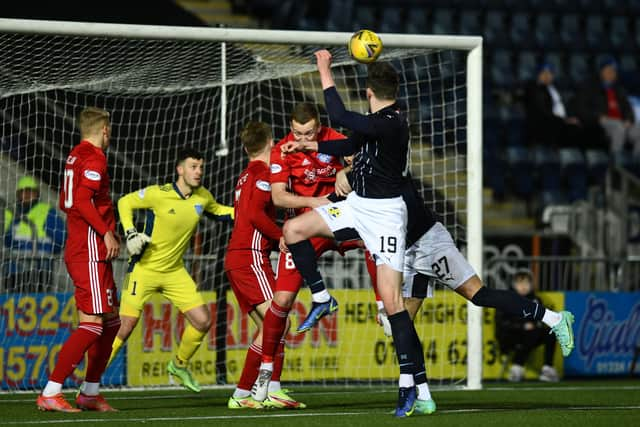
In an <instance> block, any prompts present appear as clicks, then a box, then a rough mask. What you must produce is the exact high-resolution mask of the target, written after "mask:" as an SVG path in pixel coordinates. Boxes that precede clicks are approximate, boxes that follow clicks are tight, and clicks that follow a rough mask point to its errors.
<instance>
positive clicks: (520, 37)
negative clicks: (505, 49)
mask: <svg viewBox="0 0 640 427" xmlns="http://www.w3.org/2000/svg"><path fill="white" fill-rule="evenodd" d="M531 33H532V31H531V16H530V15H529V14H528V13H526V12H518V13H515V14H513V16H512V17H511V30H510V34H511V42H512V43H513V44H514V45H516V46H519V47H521V46H529V45H531V42H532V40H531Z"/></svg>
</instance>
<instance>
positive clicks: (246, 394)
mask: <svg viewBox="0 0 640 427" xmlns="http://www.w3.org/2000/svg"><path fill="white" fill-rule="evenodd" d="M249 396H251V391H250V390H243V389H241V388H236V389H235V391H234V392H233V397H234V398H236V399H242V398H244V397H249Z"/></svg>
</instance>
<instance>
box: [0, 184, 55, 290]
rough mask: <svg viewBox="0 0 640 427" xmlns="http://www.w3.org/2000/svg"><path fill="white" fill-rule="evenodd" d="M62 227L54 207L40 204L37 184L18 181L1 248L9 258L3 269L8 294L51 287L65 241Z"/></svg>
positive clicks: (5, 220) (5, 219)
mask: <svg viewBox="0 0 640 427" xmlns="http://www.w3.org/2000/svg"><path fill="white" fill-rule="evenodd" d="M65 234H66V231H65V224H64V221H63V219H62V218H61V217H60V215H59V214H58V212H57V211H56V209H55V208H54V207H53V206H50V205H48V204H47V203H44V202H41V201H40V190H39V188H38V182H37V181H36V180H35V179H34V178H32V177H30V176H24V177H22V178H20V179H19V180H18V185H17V188H16V207H15V209H14V210H13V211H12V210H10V209H5V212H4V245H5V247H6V248H7V249H8V252H9V254H10V257H9V262H8V263H6V264H5V265H4V266H3V267H4V268H3V269H4V275H5V279H6V280H5V283H6V287H7V289H8V290H10V291H41V290H43V289H44V286H46V285H48V284H50V281H51V270H52V265H53V262H52V260H51V259H50V257H49V256H50V255H53V254H59V253H60V252H61V251H62V248H63V246H64V241H65Z"/></svg>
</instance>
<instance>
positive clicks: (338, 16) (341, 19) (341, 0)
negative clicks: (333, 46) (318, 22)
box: [327, 0, 354, 31]
mask: <svg viewBox="0 0 640 427" xmlns="http://www.w3.org/2000/svg"><path fill="white" fill-rule="evenodd" d="M353 3H354V0H329V15H328V16H327V30H329V31H351V18H352V14H353V9H354V7H353Z"/></svg>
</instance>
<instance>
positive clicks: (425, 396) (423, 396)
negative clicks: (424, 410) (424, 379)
mask: <svg viewBox="0 0 640 427" xmlns="http://www.w3.org/2000/svg"><path fill="white" fill-rule="evenodd" d="M416 387H417V388H418V399H420V400H430V399H431V392H430V391H429V384H427V383H422V384H418V385H416Z"/></svg>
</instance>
